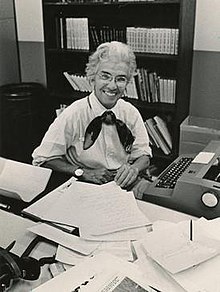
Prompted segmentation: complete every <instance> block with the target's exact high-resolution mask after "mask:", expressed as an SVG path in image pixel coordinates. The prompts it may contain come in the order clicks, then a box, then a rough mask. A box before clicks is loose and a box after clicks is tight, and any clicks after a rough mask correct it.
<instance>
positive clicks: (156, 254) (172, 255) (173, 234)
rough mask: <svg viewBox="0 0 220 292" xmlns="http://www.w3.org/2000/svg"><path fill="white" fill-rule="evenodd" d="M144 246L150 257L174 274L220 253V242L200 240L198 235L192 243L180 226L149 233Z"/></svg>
mask: <svg viewBox="0 0 220 292" xmlns="http://www.w3.org/2000/svg"><path fill="white" fill-rule="evenodd" d="M187 229H188V226H187ZM194 237H195V236H194ZM165 238H167V239H169V240H164V239H165ZM158 243H162V244H158ZM142 245H143V248H144V250H145V251H146V253H147V254H148V256H150V257H151V258H152V259H154V260H155V261H156V262H158V263H159V264H160V265H161V266H162V267H163V268H165V269H166V270H167V271H169V272H170V273H173V274H174V273H178V272H180V271H183V270H186V269H188V268H190V267H192V266H194V265H198V264H199V263H201V262H204V261H206V260H208V259H210V258H212V257H214V256H216V255H218V254H219V252H220V242H219V241H216V240H213V239H210V238H203V237H202V238H201V237H200V240H199V237H198V235H197V236H196V237H195V239H194V240H192V241H191V240H189V236H186V234H184V232H182V231H181V228H180V227H179V224H177V225H176V226H172V227H170V228H166V229H164V231H162V230H160V231H154V232H151V233H149V234H148V235H147V236H146V238H145V239H144V240H143V241H142Z"/></svg>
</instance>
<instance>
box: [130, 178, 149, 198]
mask: <svg viewBox="0 0 220 292" xmlns="http://www.w3.org/2000/svg"><path fill="white" fill-rule="evenodd" d="M150 184H151V182H149V181H148V180H146V179H144V178H142V179H141V180H140V181H139V182H138V183H137V184H136V185H135V186H134V187H133V188H132V191H133V193H134V196H135V198H137V199H142V198H143V194H144V193H146V192H147V189H148V187H149V185H150Z"/></svg>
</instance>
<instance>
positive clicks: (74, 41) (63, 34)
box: [60, 17, 89, 50]
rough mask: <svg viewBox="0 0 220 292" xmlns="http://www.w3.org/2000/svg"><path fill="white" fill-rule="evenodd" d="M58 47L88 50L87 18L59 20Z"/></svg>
mask: <svg viewBox="0 0 220 292" xmlns="http://www.w3.org/2000/svg"><path fill="white" fill-rule="evenodd" d="M60 47H61V48H62V49H63V48H66V49H74V50H89V31H88V18H86V17H83V18H73V17H70V18H60Z"/></svg>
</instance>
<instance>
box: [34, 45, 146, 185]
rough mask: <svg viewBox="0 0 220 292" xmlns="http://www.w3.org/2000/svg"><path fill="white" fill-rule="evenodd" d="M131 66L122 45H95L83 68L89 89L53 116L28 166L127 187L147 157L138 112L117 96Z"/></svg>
mask: <svg viewBox="0 0 220 292" xmlns="http://www.w3.org/2000/svg"><path fill="white" fill-rule="evenodd" d="M135 70H136V61H135V55H134V53H133V52H132V51H131V49H130V48H129V47H128V46H127V45H126V44H123V43H120V42H116V41H113V42H109V43H104V44H101V45H100V46H99V47H98V48H97V50H96V51H95V52H94V53H93V54H92V55H91V56H90V57H89V62H88V64H87V66H86V74H87V78H88V80H89V82H90V83H91V85H92V88H93V92H92V93H91V94H90V95H89V96H87V97H85V98H82V99H81V100H78V101H75V102H73V103H72V104H71V105H70V106H69V107H67V108H66V109H65V110H64V111H63V112H62V114H61V115H59V117H57V118H56V120H55V121H54V122H53V123H52V125H51V126H50V128H49V130H48V131H47V133H46V134H45V136H44V138H43V140H42V143H41V145H40V146H39V147H38V148H36V149H35V151H34V152H33V158H34V160H33V164H34V165H38V166H44V167H49V168H52V169H53V170H56V171H60V172H65V173H67V174H69V175H74V176H76V177H77V178H78V179H81V180H83V181H87V182H93V183H97V184H102V183H106V182H109V181H111V180H115V181H116V183H117V184H118V185H120V186H121V187H123V188H127V187H129V186H131V185H133V184H134V183H135V182H136V181H137V180H138V177H139V175H140V174H141V173H142V172H143V171H145V170H146V169H147V168H148V166H149V164H150V159H149V157H150V156H151V149H150V147H149V139H148V134H147V131H146V128H145V126H144V123H143V120H142V118H141V115H140V113H139V112H138V110H137V109H136V108H135V107H134V106H132V105H131V104H130V103H128V102H125V101H124V100H122V99H121V96H122V95H123V94H124V91H125V89H126V86H127V84H128V82H129V81H130V79H131V78H132V77H133V75H134V74H135ZM79 170H80V171H79ZM79 173H80V175H79Z"/></svg>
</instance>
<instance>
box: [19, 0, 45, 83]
mask: <svg viewBox="0 0 220 292" xmlns="http://www.w3.org/2000/svg"><path fill="white" fill-rule="evenodd" d="M15 9H16V19H17V27H18V45H19V52H20V60H21V61H20V65H21V80H22V82H38V83H41V84H43V85H46V69H45V55H44V35H43V16H42V1H41V0H15Z"/></svg>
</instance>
